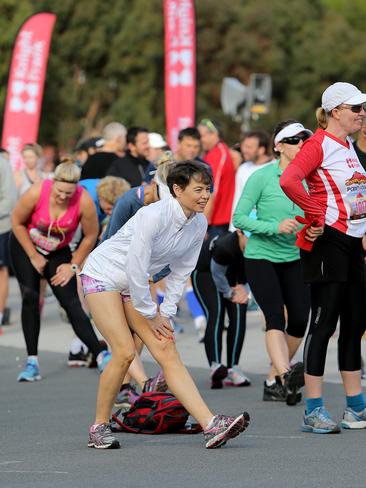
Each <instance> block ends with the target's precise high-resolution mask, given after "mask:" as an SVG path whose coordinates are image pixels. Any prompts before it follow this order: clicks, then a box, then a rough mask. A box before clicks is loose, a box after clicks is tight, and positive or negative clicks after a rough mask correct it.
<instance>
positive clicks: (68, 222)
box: [10, 160, 109, 381]
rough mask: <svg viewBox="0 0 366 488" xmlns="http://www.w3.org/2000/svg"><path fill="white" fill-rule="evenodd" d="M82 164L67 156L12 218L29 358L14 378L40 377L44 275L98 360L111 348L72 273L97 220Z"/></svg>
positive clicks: (91, 243)
mask: <svg viewBox="0 0 366 488" xmlns="http://www.w3.org/2000/svg"><path fill="white" fill-rule="evenodd" d="M79 179H80V169H79V168H78V167H77V166H76V165H75V164H73V162H72V161H71V160H67V161H65V162H63V163H61V164H60V165H59V166H57V168H56V170H55V176H54V180H44V181H43V182H40V183H37V184H34V185H33V186H32V187H31V188H30V189H29V190H28V191H27V192H26V193H25V194H24V195H23V196H22V197H21V198H20V200H19V201H18V204H17V205H16V207H15V209H14V212H13V218H12V225H13V228H12V235H11V238H10V253H11V257H12V262H13V267H14V272H15V275H16V278H17V280H18V282H19V286H20V289H21V292H22V326H23V333H24V338H25V342H26V346H27V352H28V361H27V364H26V367H25V369H24V370H23V371H22V372H21V373H20V374H19V376H18V381H35V380H39V379H40V378H41V377H40V374H39V365H38V337H39V331H40V312H39V288H40V280H41V278H42V277H44V278H45V279H46V280H47V281H48V283H49V285H50V286H51V288H52V291H53V293H54V295H55V296H56V298H57V299H58V301H59V302H60V305H61V307H62V308H63V309H64V310H65V312H66V314H67V316H68V319H69V321H70V323H71V325H72V327H73V329H74V331H75V333H76V335H77V336H78V337H79V338H80V339H81V341H82V342H83V343H84V344H86V346H87V347H88V349H89V350H90V351H91V352H92V353H93V354H94V355H95V356H96V357H98V356H99V357H98V359H99V363H101V364H102V363H103V364H104V363H105V361H103V358H104V356H105V355H108V354H109V353H108V352H107V351H105V350H103V347H102V346H101V345H100V343H99V341H98V339H97V337H96V335H95V333H94V330H93V328H92V325H91V323H90V320H89V318H88V317H87V315H86V314H85V312H84V311H83V309H82V307H81V304H80V300H79V297H78V293H77V283H76V273H77V271H78V269H79V266H80V265H81V263H82V262H83V261H84V260H85V258H86V257H87V255H88V254H89V252H90V251H91V250H92V248H93V246H94V244H95V241H96V239H97V235H98V219H97V213H96V208H95V205H94V202H93V200H92V198H91V196H90V195H89V194H88V192H87V191H86V190H84V189H83V188H82V187H80V186H79V185H78V181H79ZM79 224H80V225H81V229H82V234H83V238H82V239H81V241H80V244H79V246H78V248H77V249H76V250H75V252H74V253H71V251H70V248H69V243H70V241H71V239H72V237H73V235H74V233H75V231H76V229H77V227H78V226H79Z"/></svg>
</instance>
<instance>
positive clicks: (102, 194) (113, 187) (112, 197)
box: [97, 176, 131, 205]
mask: <svg viewBox="0 0 366 488" xmlns="http://www.w3.org/2000/svg"><path fill="white" fill-rule="evenodd" d="M130 188H131V185H130V184H129V183H128V182H127V181H126V180H125V179H124V178H118V177H117V176H106V177H105V178H103V179H101V180H100V182H99V183H98V185H97V195H98V198H104V200H106V201H107V202H108V203H110V204H111V205H114V204H115V203H116V200H117V198H119V197H121V196H122V195H123V194H124V193H126V191H128V190H129V189H130Z"/></svg>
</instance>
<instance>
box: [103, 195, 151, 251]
mask: <svg viewBox="0 0 366 488" xmlns="http://www.w3.org/2000/svg"><path fill="white" fill-rule="evenodd" d="M143 205H144V187H143V186H137V187H135V188H131V190H128V191H127V192H126V193H125V194H124V195H122V196H121V197H119V199H118V200H117V201H116V203H115V204H114V207H113V211H112V215H111V218H110V219H109V223H108V226H107V229H106V231H105V232H104V235H103V239H102V242H103V241H105V240H106V239H109V238H110V237H112V236H113V235H114V234H115V233H116V232H117V231H119V229H120V228H121V227H122V226H124V225H125V223H126V222H127V221H128V220H130V218H131V217H133V216H134V215H135V213H136V212H137V210H139V209H140V208H141V207H143Z"/></svg>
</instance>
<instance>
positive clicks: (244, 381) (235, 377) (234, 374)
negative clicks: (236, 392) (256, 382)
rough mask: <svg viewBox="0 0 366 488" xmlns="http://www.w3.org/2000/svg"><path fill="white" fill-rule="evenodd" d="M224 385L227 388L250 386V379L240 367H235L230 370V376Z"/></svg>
mask: <svg viewBox="0 0 366 488" xmlns="http://www.w3.org/2000/svg"><path fill="white" fill-rule="evenodd" d="M224 385H226V386H250V379H249V378H248V377H247V376H245V374H244V373H243V371H242V370H241V369H240V368H239V366H233V367H232V368H229V370H228V375H227V377H226V379H224Z"/></svg>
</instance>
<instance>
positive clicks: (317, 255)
mask: <svg viewBox="0 0 366 488" xmlns="http://www.w3.org/2000/svg"><path fill="white" fill-rule="evenodd" d="M300 254H301V260H302V263H303V270H304V281H305V283H331V282H332V283H340V282H345V281H351V282H357V283H364V281H365V274H364V260H363V249H362V239H361V238H360V237H352V236H349V235H347V234H344V233H343V232H340V231H339V230H337V229H334V228H333V227H329V226H327V225H326V226H325V228H324V234H323V235H322V236H320V237H318V238H317V239H316V241H315V242H314V245H313V249H312V250H311V251H310V252H308V251H301V253H300Z"/></svg>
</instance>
